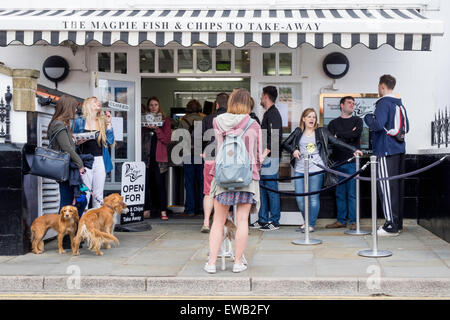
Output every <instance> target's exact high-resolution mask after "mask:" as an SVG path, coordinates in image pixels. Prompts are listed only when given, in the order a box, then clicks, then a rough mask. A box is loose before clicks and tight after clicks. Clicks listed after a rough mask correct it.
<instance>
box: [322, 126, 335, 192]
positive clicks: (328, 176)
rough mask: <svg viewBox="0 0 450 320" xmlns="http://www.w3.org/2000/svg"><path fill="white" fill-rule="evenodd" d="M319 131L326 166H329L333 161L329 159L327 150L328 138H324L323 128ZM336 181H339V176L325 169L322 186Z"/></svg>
mask: <svg viewBox="0 0 450 320" xmlns="http://www.w3.org/2000/svg"><path fill="white" fill-rule="evenodd" d="M320 132H321V133H322V138H323V145H324V148H325V150H326V154H327V163H326V166H327V167H328V168H330V167H332V166H333V164H334V163H333V161H332V160H331V159H330V154H329V151H328V139H325V133H324V132H323V130H320ZM338 182H339V177H338V176H337V175H336V174H334V173H330V172H327V171H325V173H324V176H323V186H324V187H329V186H332V185H335V184H337V183H338Z"/></svg>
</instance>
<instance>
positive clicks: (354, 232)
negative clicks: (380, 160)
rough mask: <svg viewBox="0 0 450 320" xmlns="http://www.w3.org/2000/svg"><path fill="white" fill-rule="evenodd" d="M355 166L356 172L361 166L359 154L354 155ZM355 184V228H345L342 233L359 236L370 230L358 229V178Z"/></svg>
mask: <svg viewBox="0 0 450 320" xmlns="http://www.w3.org/2000/svg"><path fill="white" fill-rule="evenodd" d="M355 167H356V172H358V171H359V169H360V167H361V162H360V157H359V155H357V156H355ZM355 184H356V230H347V231H345V232H344V233H345V234H349V235H353V236H361V235H366V234H369V233H370V232H369V231H366V230H361V229H360V226H361V224H360V212H361V211H360V199H361V198H360V188H359V179H356V181H355Z"/></svg>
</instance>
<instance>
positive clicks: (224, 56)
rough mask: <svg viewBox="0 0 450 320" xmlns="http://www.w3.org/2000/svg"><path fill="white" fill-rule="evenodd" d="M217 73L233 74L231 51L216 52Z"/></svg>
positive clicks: (218, 50) (220, 50)
mask: <svg viewBox="0 0 450 320" xmlns="http://www.w3.org/2000/svg"><path fill="white" fill-rule="evenodd" d="M216 72H218V73H222V72H226V73H229V72H231V50H228V49H227V50H223V49H217V50H216Z"/></svg>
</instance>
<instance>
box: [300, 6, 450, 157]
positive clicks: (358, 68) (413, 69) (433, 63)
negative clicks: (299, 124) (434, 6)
mask: <svg viewBox="0 0 450 320" xmlns="http://www.w3.org/2000/svg"><path fill="white" fill-rule="evenodd" d="M428 16H429V17H433V18H436V19H441V20H442V21H450V1H443V2H442V3H441V10H440V12H439V13H433V14H429V15H428ZM449 35H450V27H449V24H448V23H447V24H445V35H444V36H443V37H436V38H435V39H433V46H432V50H433V51H431V52H406V51H397V50H395V49H393V48H392V47H390V46H388V45H384V46H383V47H381V48H379V49H377V50H370V49H368V48H366V47H365V46H364V45H362V44H360V45H357V46H355V47H354V48H352V49H351V50H343V49H341V48H339V47H338V46H335V45H329V46H328V47H327V48H325V49H323V50H317V49H314V48H313V47H311V46H310V45H307V46H303V47H302V48H301V53H300V56H301V73H302V75H304V76H307V77H308V78H309V83H310V84H311V89H310V92H304V94H305V96H306V95H308V94H309V96H310V101H311V105H310V106H311V107H315V108H317V110H318V109H319V93H320V89H321V88H322V87H325V86H328V85H330V84H331V79H329V78H328V77H327V76H326V75H325V73H324V72H323V71H322V61H323V59H324V58H325V56H326V55H327V54H328V53H330V52H334V51H339V52H342V53H344V54H345V55H346V56H347V57H348V59H349V61H350V70H349V72H348V73H347V75H345V77H344V78H342V79H339V80H337V81H336V84H335V88H337V89H339V90H338V91H336V92H337V93H339V92H343V93H372V92H373V93H377V86H378V80H379V77H380V76H381V75H383V74H386V73H387V74H391V75H393V76H394V77H395V78H396V79H397V86H396V88H395V90H394V93H398V94H400V95H401V97H402V100H403V103H404V104H405V106H406V108H407V111H408V116H409V119H410V127H411V131H410V133H409V134H408V135H407V153H417V151H418V149H422V148H426V147H429V146H430V141H431V124H430V123H431V121H432V120H433V119H434V111H435V110H437V109H439V108H443V107H445V106H446V105H448V106H450V96H449V94H448V91H449V88H450V87H449V86H450V59H448V53H449V52H450V41H449V40H450V37H449ZM325 92H334V91H325ZM305 101H308V99H307V98H305ZM306 107H307V106H306Z"/></svg>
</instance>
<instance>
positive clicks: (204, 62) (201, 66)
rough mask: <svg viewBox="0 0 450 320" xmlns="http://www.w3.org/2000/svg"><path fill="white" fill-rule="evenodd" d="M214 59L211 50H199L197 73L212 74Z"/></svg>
mask: <svg viewBox="0 0 450 320" xmlns="http://www.w3.org/2000/svg"><path fill="white" fill-rule="evenodd" d="M211 65H212V59H211V50H210V49H200V50H197V72H200V73H202V72H203V73H211V72H212V68H211Z"/></svg>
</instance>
